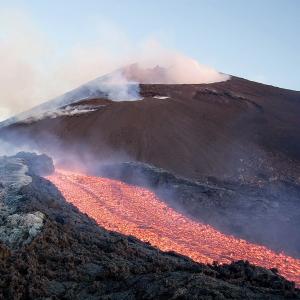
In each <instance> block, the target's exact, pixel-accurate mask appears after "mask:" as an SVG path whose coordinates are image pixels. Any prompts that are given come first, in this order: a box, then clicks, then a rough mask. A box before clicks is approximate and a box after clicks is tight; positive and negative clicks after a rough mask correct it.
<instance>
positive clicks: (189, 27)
mask: <svg viewBox="0 0 300 300" xmlns="http://www.w3.org/2000/svg"><path fill="white" fill-rule="evenodd" d="M1 7H2V8H4V7H13V8H18V9H20V10H23V11H25V12H26V13H27V14H28V15H29V17H30V19H31V20H32V22H33V24H34V26H36V27H37V28H38V29H39V30H40V31H41V32H43V33H44V34H45V36H47V38H48V39H51V40H52V41H53V42H55V43H56V44H58V45H59V46H60V47H59V48H60V51H61V52H62V54H63V52H67V51H68V49H70V48H72V47H73V45H74V44H93V42H94V39H95V38H96V36H97V32H96V26H95V24H100V25H99V26H101V24H102V22H103V20H104V22H105V24H111V27H113V28H116V31H122V34H124V35H126V38H127V39H128V40H130V41H131V42H132V43H133V44H134V43H137V42H139V41H141V40H143V39H145V38H147V37H155V38H156V39H158V40H159V41H160V42H161V43H163V45H165V46H167V47H170V48H172V49H176V50H178V51H180V52H182V53H184V54H186V55H188V56H191V57H193V58H195V59H197V60H198V61H199V62H201V63H204V64H207V65H210V66H212V67H214V68H216V69H217V70H219V71H222V72H225V73H228V74H233V75H237V76H241V77H245V78H249V79H252V80H256V81H261V82H265V83H268V84H272V85H276V86H280V87H285V88H290V89H295V90H300V55H299V54H300V1H298V0H285V1H276V0H273V1H268V0H263V1H262V0H261V1H253V0H252V1H237V0H231V1H229V0H228V1H225V0H219V1H217V0H211V1H200V0H198V1H197V0H195V1H192V0H191V1H188V0H186V1H183V0H182V1H176V0H173V1H169V0H152V1H143V0H140V1H136V0H123V1H122V0H119V1H116V0H106V1H101V0H98V1H97V0H85V1H76V0H73V1H69V0H64V1H56V0H52V1H40V0H26V1H25V0H24V1H21V0H20V1H13V0H12V1H1V0H0V9H1ZM111 27H109V28H111ZM98 29H99V28H98ZM2 30H3V28H2ZM4 30H5V28H4ZM109 30H110V29H109ZM116 38H118V35H117V37H116Z"/></svg>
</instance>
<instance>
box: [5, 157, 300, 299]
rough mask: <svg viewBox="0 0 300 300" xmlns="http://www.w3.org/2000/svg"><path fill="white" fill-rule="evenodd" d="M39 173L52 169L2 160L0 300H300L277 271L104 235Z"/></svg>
mask: <svg viewBox="0 0 300 300" xmlns="http://www.w3.org/2000/svg"><path fill="white" fill-rule="evenodd" d="M21 157H23V159H22V158H21ZM27 164H29V166H28V165H27ZM45 165H47V166H48V167H47V168H45ZM41 166H42V167H41ZM33 170H34V172H35V173H38V174H40V175H44V174H47V173H49V172H51V171H52V170H53V167H52V165H51V164H49V159H47V158H46V157H40V156H33V159H31V158H30V155H28V154H21V155H18V157H13V158H1V159H0V171H1V173H0V181H1V184H0V200H1V218H0V222H1V223H0V241H1V242H0V298H1V299H300V291H299V290H297V289H295V288H294V284H293V283H291V282H288V281H287V280H285V279H284V278H283V277H281V276H279V275H278V274H277V272H276V270H266V269H263V268H260V267H255V266H253V265H250V264H249V263H247V262H242V261H239V262H235V263H232V264H230V265H223V266H220V265H217V264H215V265H202V264H197V263H195V262H193V261H191V260H190V259H188V258H186V257H182V256H180V255H177V254H175V253H164V252H161V251H159V250H158V249H155V248H153V247H151V246H150V245H148V244H146V243H143V242H140V241H139V240H137V239H135V238H133V237H126V236H122V235H120V234H117V233H114V232H109V231H106V230H104V229H103V228H100V227H99V226H97V225H96V223H95V222H94V221H93V220H91V219H90V218H88V217H87V216H86V215H83V214H82V213H80V212H79V211H78V210H77V209H76V208H75V207H73V206H72V205H70V204H68V203H67V202H66V201H65V199H64V198H63V197H62V195H61V194H60V192H59V191H58V190H57V189H56V188H55V186H53V185H52V184H51V183H50V182H49V181H47V180H45V179H43V178H41V177H39V175H36V174H34V173H33ZM4 232H5V234H4ZM8 236H9V237H10V238H7V237H8Z"/></svg>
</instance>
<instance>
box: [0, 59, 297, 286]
mask: <svg viewBox="0 0 300 300" xmlns="http://www.w3.org/2000/svg"><path fill="white" fill-rule="evenodd" d="M168 74H169V71H168V70H166V69H164V68H161V67H159V66H157V67H155V68H153V69H146V70H143V69H140V68H139V67H138V66H137V65H132V66H129V67H127V68H124V69H120V70H117V71H116V72H114V73H112V74H108V75H106V76H103V77H100V78H98V79H96V80H94V81H91V82H89V83H88V84H86V85H84V86H82V87H79V88H77V89H76V90H73V91H71V92H69V93H67V94H65V95H63V96H61V97H59V98H57V99H54V100H52V101H50V102H47V103H45V104H42V105H41V106H39V107H37V108H33V109H32V110H30V111H28V112H25V113H23V114H21V115H19V116H16V117H14V118H12V119H10V120H7V121H5V122H3V123H2V124H0V138H1V140H2V141H4V142H8V143H10V144H12V145H14V146H16V147H23V146H26V147H30V148H32V149H35V150H38V151H39V152H44V153H46V154H49V155H50V156H51V157H53V158H54V160H55V162H56V167H58V168H59V169H58V170H57V171H56V173H53V174H52V175H50V176H48V177H47V179H48V180H50V181H51V182H52V183H53V184H55V185H56V188H57V189H58V190H59V191H60V192H61V193H62V195H63V196H64V197H65V200H67V201H68V202H70V203H72V204H73V205H75V206H76V207H77V208H78V209H79V210H80V211H81V213H85V214H87V215H88V216H89V217H91V218H93V219H95V221H96V222H97V224H98V225H100V226H103V227H104V228H105V229H107V230H113V231H116V232H118V233H119V234H125V235H133V236H135V238H138V239H140V240H142V241H143V242H147V243H150V244H151V245H152V246H156V247H158V248H159V249H160V250H163V251H176V252H178V253H180V254H182V255H186V256H188V257H189V258H191V259H193V260H195V261H196V262H198V263H212V262H213V260H216V261H219V262H222V263H230V261H231V260H233V261H236V260H241V259H242V260H243V259H247V260H249V261H250V262H251V263H254V264H258V265H259V266H261V267H267V268H271V267H272V263H273V264H274V266H275V267H278V269H279V272H280V273H279V274H281V275H284V276H287V279H289V280H293V281H295V282H296V283H297V284H298V285H299V282H300V279H299V278H300V277H299V276H300V274H299V268H300V267H299V258H300V237H299V234H298V229H299V228H300V202H299V201H300V199H299V195H300V119H299V114H300V92H297V91H291V90H285V89H281V88H277V87H273V86H268V85H264V84H261V83H256V82H252V81H249V80H246V79H242V78H238V77H234V76H228V75H225V74H220V80H219V81H218V82H206V83H202V84H196V83H193V84H181V83H177V82H170V78H169V75H168ZM77 171H78V173H77ZM68 172H69V173H68ZM92 176H94V177H92ZM149 193H151V194H149ZM143 208H144V212H143V213H140V214H139V213H138V212H139V211H141V210H143ZM100 212H101V213H100ZM141 216H143V218H142V217H141ZM164 217H165V218H167V220H165V219H164ZM172 220H173V221H172ZM168 222H169V223H168ZM176 226H179V227H178V231H177V235H172V234H171V233H172V230H173V231H175V230H176ZM198 236H199V239H198V240H197V237H198ZM200 237H201V238H200ZM194 240H195V241H194ZM276 272H278V271H276ZM276 272H275V273H276Z"/></svg>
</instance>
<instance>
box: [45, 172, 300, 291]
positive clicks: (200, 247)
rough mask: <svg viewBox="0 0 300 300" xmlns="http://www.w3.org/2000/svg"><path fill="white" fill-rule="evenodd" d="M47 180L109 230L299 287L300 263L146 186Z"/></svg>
mask: <svg viewBox="0 0 300 300" xmlns="http://www.w3.org/2000/svg"><path fill="white" fill-rule="evenodd" d="M48 179H49V180H50V181H52V182H53V183H54V184H55V185H56V186H57V187H58V189H59V190H60V191H61V192H62V194H63V195H64V197H65V198H66V200H67V201H68V202H70V203H72V204H73V205H75V206H76V207H78V209H79V210H80V211H81V212H83V213H86V214H88V215H89V216H90V217H91V218H93V219H95V220H96V221H97V223H98V224H99V225H101V226H103V227H104V228H106V229H108V230H113V231H117V232H120V233H122V234H126V235H132V236H135V237H137V238H138V239H140V240H142V241H145V242H150V244H151V245H153V246H156V247H158V248H159V249H161V250H163V251H175V252H178V253H180V254H183V255H186V256H188V257H190V258H192V259H193V260H195V261H197V262H202V263H212V262H213V261H218V262H220V263H230V262H231V261H233V260H241V259H242V260H248V261H249V262H251V263H253V264H255V265H259V266H262V267H265V268H274V267H276V268H277V269H278V270H279V273H280V274H281V275H283V276H285V277H286V278H287V279H289V280H292V281H295V282H296V284H297V285H298V286H299V285H300V259H295V258H292V257H290V256H287V255H285V254H283V253H279V254H277V253H275V252H273V251H271V250H270V249H268V248H266V247H264V246H259V245H256V244H252V243H249V242H247V241H245V240H242V239H237V238H235V237H233V236H230V235H225V234H223V233H221V232H219V231H217V230H215V229H214V228H213V227H211V226H209V225H205V224H202V223H199V222H195V221H193V220H191V219H189V218H187V217H185V216H184V215H182V214H180V213H178V212H176V211H175V210H174V209H172V208H170V207H168V206H167V205H166V204H165V203H164V202H162V201H161V200H160V199H159V198H158V197H157V196H156V195H155V194H154V193H153V192H151V191H149V190H147V189H145V188H141V187H136V186H131V185H127V184H125V183H123V182H120V181H117V180H112V179H108V178H102V177H93V176H86V175H84V174H78V173H72V172H66V171H61V170H59V171H57V172H56V173H55V174H53V175H51V176H49V177H48Z"/></svg>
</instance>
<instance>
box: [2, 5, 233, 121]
mask: <svg viewBox="0 0 300 300" xmlns="http://www.w3.org/2000/svg"><path fill="white" fill-rule="evenodd" d="M107 32H112V35H116V36H117V38H114V37H111V42H112V43H111V44H110V45H107V43H109V42H110V41H109V40H108V39H107V37H106V38H105V39H104V38H103V35H102V36H101V34H100V35H98V36H96V37H95V39H96V40H99V42H98V43H94V44H93V45H88V44H86V43H82V44H83V45H84V46H78V45H77V46H74V47H73V48H72V49H70V51H69V52H67V53H65V54H64V55H62V54H61V51H60V46H59V45H56V44H55V43H54V42H51V39H50V38H48V37H47V35H46V33H45V32H41V31H40V30H39V29H38V26H36V24H34V23H33V21H32V20H31V18H30V16H29V15H28V14H26V13H25V12H24V11H16V10H3V11H1V12H0V65H1V69H0V121H1V120H4V119H6V118H8V117H11V116H13V115H15V114H18V113H20V112H23V111H26V110H28V109H30V108H32V107H34V106H36V105H39V104H41V103H43V102H45V101H47V100H49V99H52V98H54V97H57V96H60V95H62V94H64V93H65V92H67V91H70V90H72V89H74V88H76V87H78V86H80V85H82V84H84V83H86V82H89V81H90V82H91V83H92V84H95V83H96V82H93V81H91V80H92V79H94V78H97V77H99V76H102V75H104V74H107V73H109V72H112V71H114V70H116V69H119V68H121V67H123V66H126V65H132V64H133V63H138V65H137V66H138V67H137V68H135V69H134V68H131V69H128V68H127V69H126V68H125V70H127V71H125V73H124V72H121V73H120V72H115V73H114V76H113V77H110V79H109V80H108V79H107V80H106V82H105V84H103V83H99V82H98V84H100V86H98V87H97V88H102V89H103V91H104V92H106V93H107V94H108V96H109V97H110V98H111V99H113V100H116V101H118V100H137V99H139V95H138V83H139V82H141V83H175V84H176V83H210V82H215V81H223V80H227V79H228V78H229V76H227V75H224V74H220V73H219V72H217V71H215V70H214V69H211V68H209V67H206V66H202V65H200V64H199V63H198V62H197V61H195V60H193V59H191V58H189V57H186V56H184V55H182V54H180V53H178V52H176V51H173V50H169V49H166V48H164V47H163V46H161V45H160V44H159V43H158V42H157V41H155V40H149V39H148V40H147V41H146V42H142V43H140V44H138V45H133V44H130V43H129V42H126V37H124V36H123V37H122V38H120V36H122V34H120V33H118V32H117V30H115V29H114V30H111V31H109V28H107V30H106V31H105V34H106V35H107ZM103 40H104V41H105V43H103ZM118 41H121V43H122V45H120V44H118V43H120V42H118ZM93 42H94V41H93ZM125 44H126V45H125ZM123 45H124V47H122V46H123ZM112 48H113V49H114V51H111V49H112ZM118 49H119V50H118ZM157 65H158V66H159V67H160V69H158V68H155V67H156V66H157ZM157 70H163V71H162V72H159V73H157V72H156V71H157ZM90 87H91V88H93V86H92V85H91V86H90Z"/></svg>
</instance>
